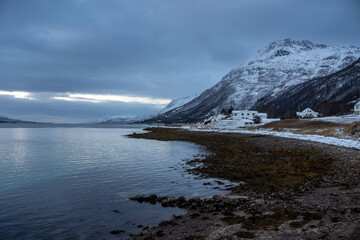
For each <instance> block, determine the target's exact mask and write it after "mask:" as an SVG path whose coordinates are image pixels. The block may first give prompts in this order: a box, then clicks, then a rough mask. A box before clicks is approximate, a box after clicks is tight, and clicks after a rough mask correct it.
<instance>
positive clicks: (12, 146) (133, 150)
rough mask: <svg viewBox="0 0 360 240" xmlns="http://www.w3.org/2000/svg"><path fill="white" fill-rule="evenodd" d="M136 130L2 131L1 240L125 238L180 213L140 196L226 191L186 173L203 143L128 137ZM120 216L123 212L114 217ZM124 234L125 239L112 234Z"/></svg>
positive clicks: (204, 195)
mask: <svg viewBox="0 0 360 240" xmlns="http://www.w3.org/2000/svg"><path fill="white" fill-rule="evenodd" d="M141 131H142V130H141V128H140V127H134V126H133V127H132V128H0V239H104V238H105V239H119V238H124V237H126V236H127V234H129V233H137V232H139V231H140V228H138V227H137V226H138V225H143V226H153V225H156V224H158V223H159V222H160V221H162V220H165V219H169V218H171V216H172V215H173V214H181V213H183V210H181V209H178V208H162V207H161V206H160V205H150V204H145V203H143V204H140V203H137V202H132V201H130V200H128V198H129V196H131V195H132V194H135V193H141V194H151V193H155V194H158V195H167V196H175V197H178V196H182V195H183V196H186V197H194V196H200V197H209V196H212V195H213V194H216V193H220V192H223V191H222V190H218V189H217V190H216V189H213V188H211V187H209V186H204V185H203V183H204V181H209V180H204V179H196V178H195V177H194V176H193V175H189V174H187V173H186V172H185V171H184V168H183V166H182V165H183V160H185V159H190V158H193V157H194V156H196V155H199V154H200V155H202V154H205V151H204V150H203V149H202V148H201V147H200V146H198V145H195V144H192V143H186V142H161V141H154V140H142V139H131V138H126V137H124V135H126V134H130V133H133V132H141ZM114 210H117V211H115V212H114ZM117 229H122V230H125V231H126V233H123V234H120V235H116V236H114V235H111V234H110V231H112V230H117Z"/></svg>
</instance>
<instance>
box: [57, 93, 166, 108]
mask: <svg viewBox="0 0 360 240" xmlns="http://www.w3.org/2000/svg"><path fill="white" fill-rule="evenodd" d="M52 99H55V100H63V101H70V102H78V101H79V102H93V103H99V102H124V103H142V104H154V105H167V104H169V103H170V102H171V100H170V99H163V98H150V97H130V96H123V95H111V94H82V93H67V96H65V97H53V98H52Z"/></svg>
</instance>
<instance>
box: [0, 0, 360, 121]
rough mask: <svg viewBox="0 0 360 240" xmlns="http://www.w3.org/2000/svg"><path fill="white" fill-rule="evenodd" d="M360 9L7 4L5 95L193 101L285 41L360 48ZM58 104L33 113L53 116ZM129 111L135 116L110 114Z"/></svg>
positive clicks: (339, 4) (291, 4)
mask: <svg viewBox="0 0 360 240" xmlns="http://www.w3.org/2000/svg"><path fill="white" fill-rule="evenodd" d="M359 6H360V4H359V1H357V0H349V1H335V0H319V1H313V0H305V1H287V0H274V1H268V0H251V1H250V0H243V1H239V0H229V1H220V0H216V1H205V0H199V1H190V0H182V1H175V0H170V1H169V0H153V1H140V0H128V1H117V0H102V1H100V0H62V1H48V0H17V1H13V0H1V1H0V79H1V80H0V90H7V91H30V92H54V93H61V92H83V93H103V94H104V93H109V94H110V93H111V94H131V95H138V96H148V97H156V98H177V97H181V96H186V95H192V94H194V93H197V92H201V91H202V90H204V89H206V88H208V87H210V86H212V85H213V84H215V83H216V82H217V81H219V80H220V78H221V76H223V75H224V74H226V72H227V71H228V70H230V69H231V68H233V67H236V66H238V65H240V64H241V63H243V62H244V61H245V60H246V59H247V58H249V57H250V56H252V55H253V54H254V53H256V52H257V50H259V49H260V48H262V47H264V46H265V45H267V44H268V43H269V42H271V41H274V40H277V39H282V38H286V37H290V38H295V39H308V40H311V41H314V42H317V43H325V44H344V45H349V44H351V45H358V46H359V45H360V40H359V39H360V31H359V29H360V14H359V12H360V7H359ZM14 104H15V102H14ZM16 104H18V105H21V104H25V103H22V102H17V103H16ZM26 104H30V103H26ZM54 104H55V103H53V102H46V104H45V103H44V105H41V106H35V105H34V108H35V107H39V108H40V107H41V109H43V110H42V112H43V113H45V110H46V111H47V110H48V108H47V107H46V106H50V105H51V106H53V105H54ZM58 104H64V106H65V105H67V108H68V109H73V112H71V110H69V112H66V113H65V112H64V113H63V114H68V115H67V116H70V115H71V114H75V113H77V109H76V104H74V105H69V103H64V102H61V103H58ZM45 105H46V106H45ZM27 106H28V109H32V107H31V106H30V105H27ZM72 106H73V107H72ZM90 106H92V105H91V104H90V105H89V108H86V109H90ZM0 108H3V104H0ZM138 109H139V110H141V111H142V110H144V109H142V108H138ZM24 111H25V110H24ZM27 111H30V110H27ZM122 111H124V112H125V111H129V110H128V109H123V108H118V107H114V109H113V110H112V111H111V112H112V113H113V114H119V113H121V112H122ZM10 112H11V111H9V113H10ZM139 112H140V111H139ZM59 114H60V113H59ZM98 114H100V113H98ZM59 116H60V115H59ZM93 116H95V114H93ZM89 117H90V116H89Z"/></svg>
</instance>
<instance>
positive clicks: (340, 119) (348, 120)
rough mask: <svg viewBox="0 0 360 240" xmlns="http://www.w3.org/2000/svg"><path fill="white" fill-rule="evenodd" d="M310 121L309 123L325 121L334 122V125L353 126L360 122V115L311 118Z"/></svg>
mask: <svg viewBox="0 0 360 240" xmlns="http://www.w3.org/2000/svg"><path fill="white" fill-rule="evenodd" d="M308 120H309V121H324V122H333V123H343V124H352V123H355V122H360V115H355V114H350V115H344V116H331V117H322V118H311V119H308Z"/></svg>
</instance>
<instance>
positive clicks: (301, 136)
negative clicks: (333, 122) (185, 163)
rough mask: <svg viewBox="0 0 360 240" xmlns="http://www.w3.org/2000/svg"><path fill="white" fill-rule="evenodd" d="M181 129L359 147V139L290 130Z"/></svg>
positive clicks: (189, 126) (190, 127)
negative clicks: (292, 131) (267, 136)
mask: <svg viewBox="0 0 360 240" xmlns="http://www.w3.org/2000/svg"><path fill="white" fill-rule="evenodd" d="M182 128H183V129H187V130H190V131H205V132H221V133H242V134H258V135H270V136H276V137H285V138H294V139H300V140H307V141H313V142H320V143H325V144H330V145H335V146H341V147H348V148H355V149H360V141H359V140H351V139H341V138H336V137H326V136H321V135H307V134H306V135H305V134H295V133H291V132H286V131H285V132H276V131H268V130H226V129H209V128H207V129H204V128H198V127H195V126H191V125H187V126H183V127H182Z"/></svg>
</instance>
